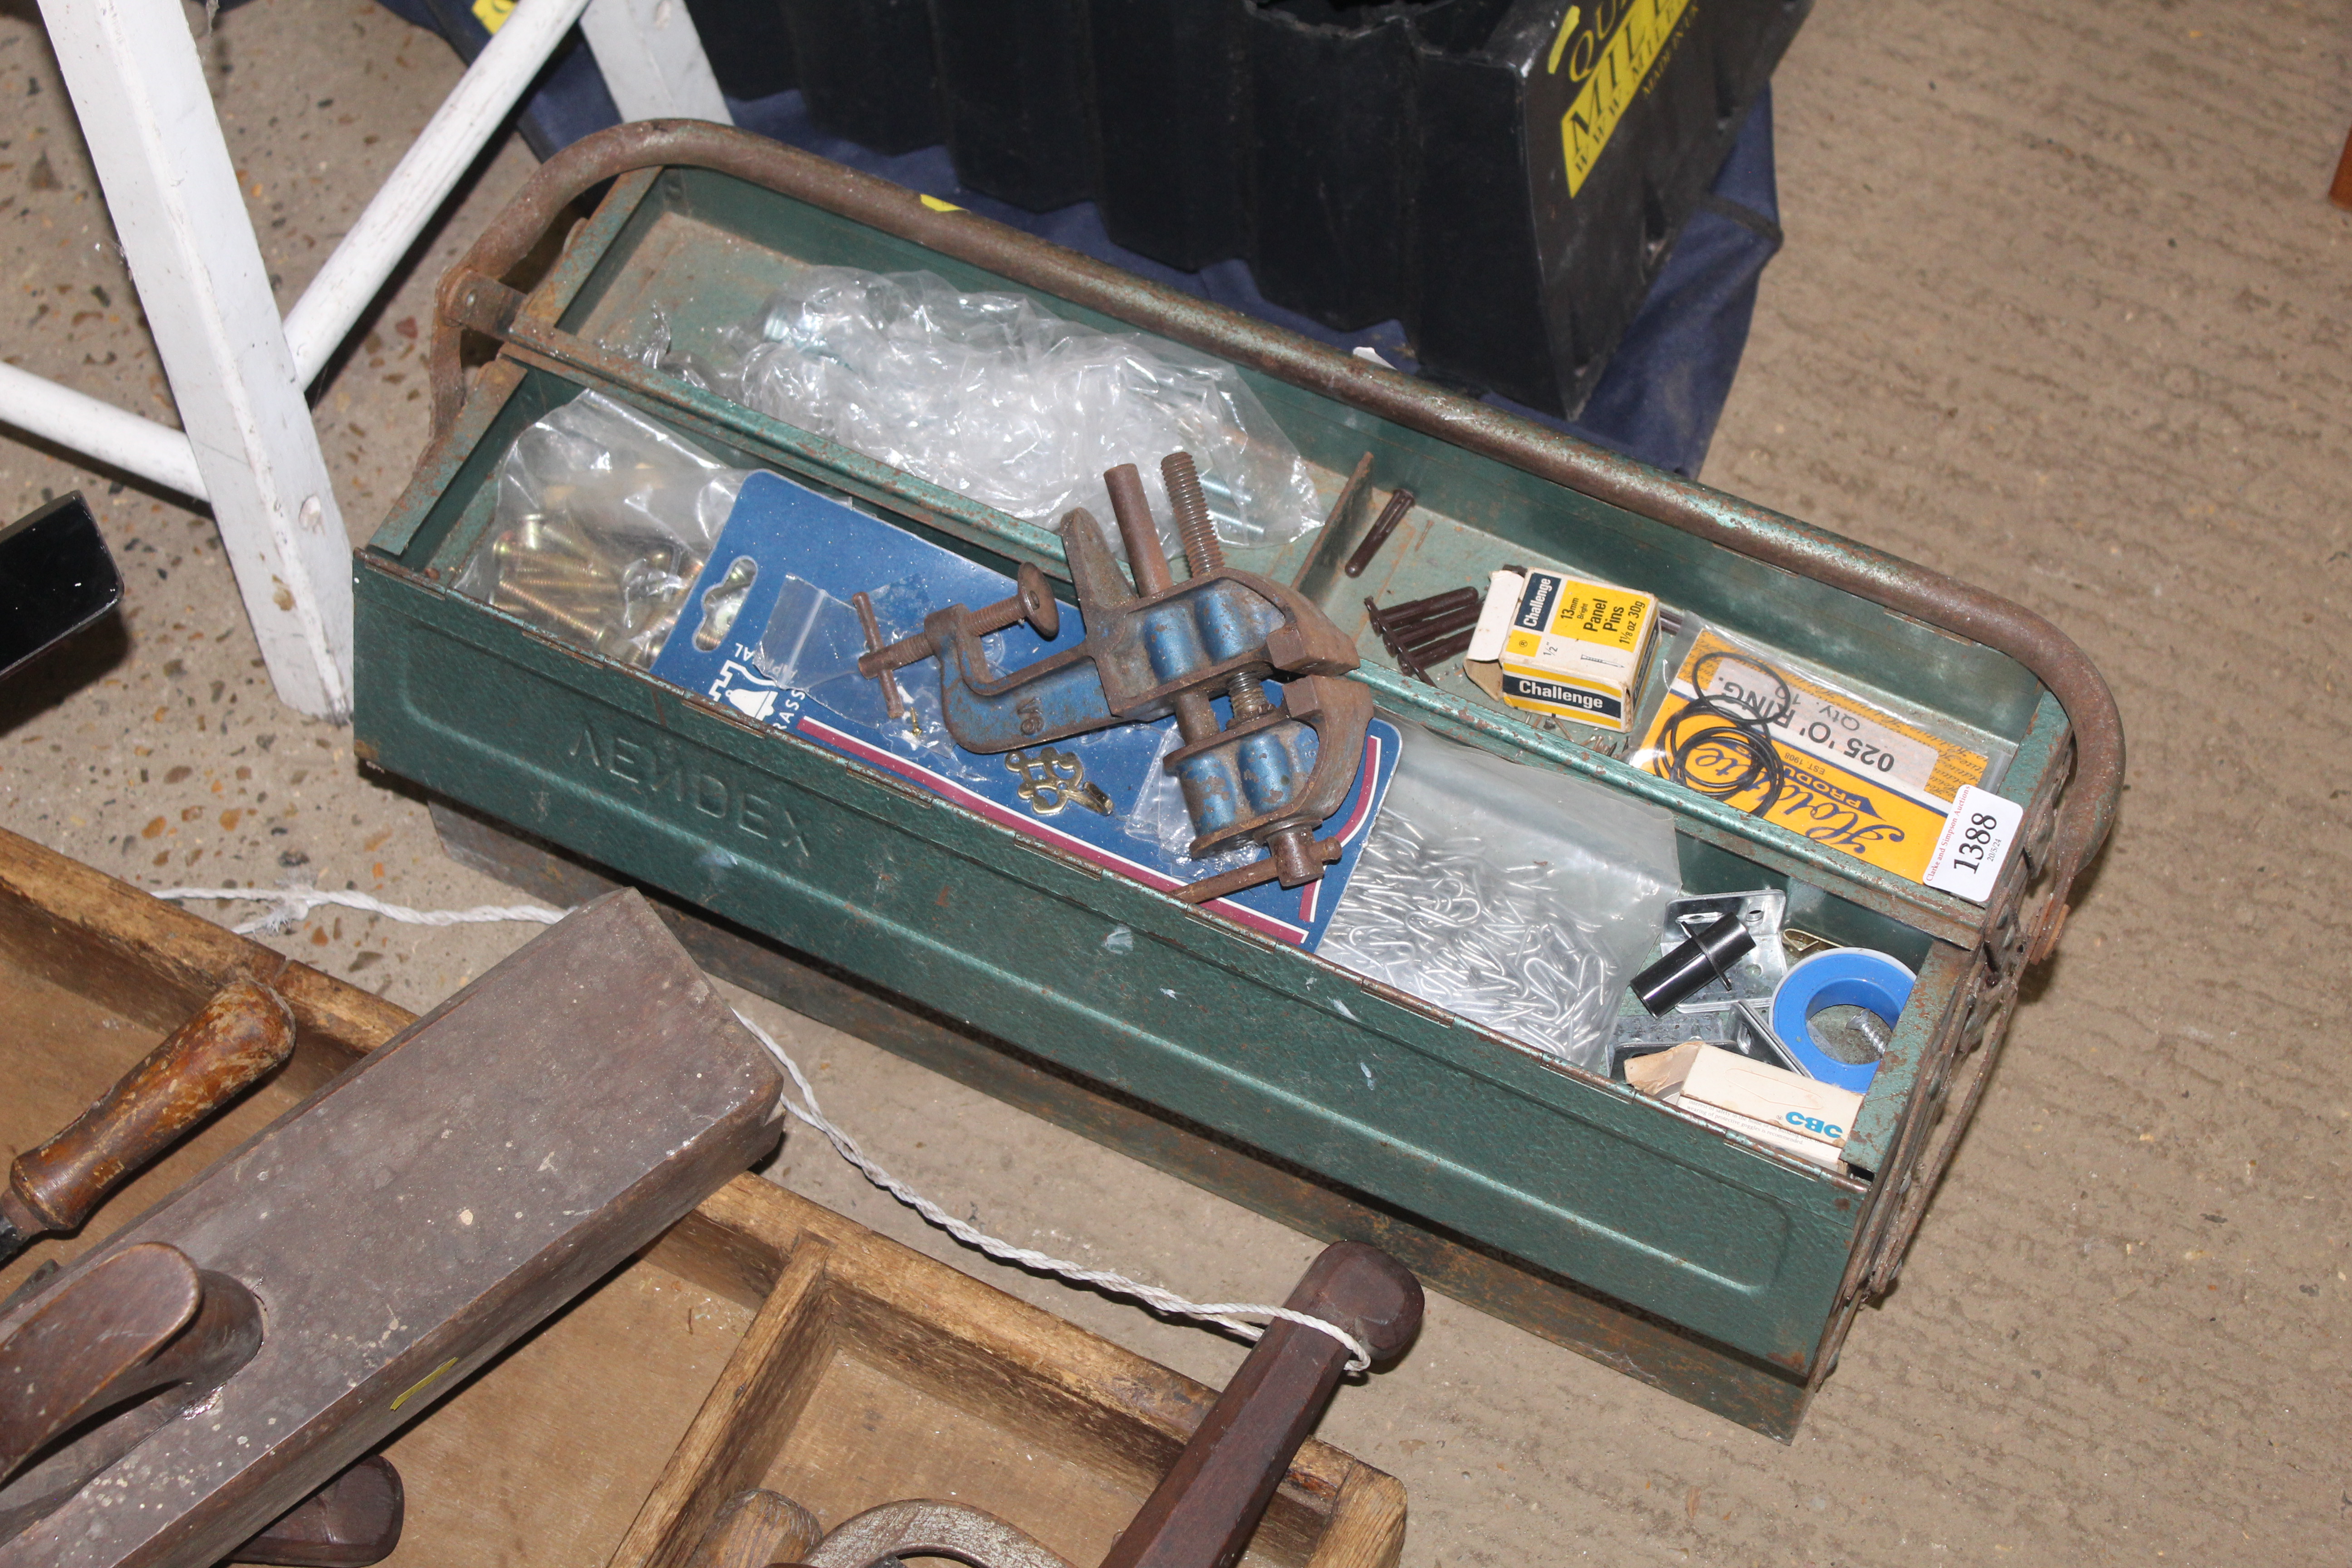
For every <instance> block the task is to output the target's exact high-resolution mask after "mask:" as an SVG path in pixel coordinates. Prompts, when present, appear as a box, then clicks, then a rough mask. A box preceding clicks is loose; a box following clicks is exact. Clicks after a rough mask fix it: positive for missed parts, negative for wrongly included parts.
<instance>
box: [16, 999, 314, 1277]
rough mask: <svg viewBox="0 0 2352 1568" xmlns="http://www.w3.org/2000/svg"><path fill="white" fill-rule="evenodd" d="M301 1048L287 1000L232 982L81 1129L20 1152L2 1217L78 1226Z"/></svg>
mask: <svg viewBox="0 0 2352 1568" xmlns="http://www.w3.org/2000/svg"><path fill="white" fill-rule="evenodd" d="M293 1049H294V1015H293V1012H292V1011H291V1010H290V1009H289V1007H288V1006H287V1005H286V1003H285V1000H284V998H282V997H280V996H279V995H278V993H276V992H275V991H272V990H271V989H269V987H268V986H267V985H264V984H261V983H260V982H258V981H255V980H233V981H231V982H229V983H228V984H226V985H224V986H222V987H221V988H220V990H219V991H218V992H216V993H215V994H214V996H213V999H212V1000H211V1001H209V1002H207V1003H205V1005H204V1007H203V1008H202V1009H201V1010H200V1011H199V1012H198V1013H197V1014H196V1016H194V1017H193V1018H190V1019H189V1020H188V1021H187V1022H186V1023H184V1024H183V1025H181V1026H179V1027H178V1028H176V1029H174V1030H173V1031H172V1033H171V1036H170V1037H168V1038H167V1039H165V1040H164V1041H163V1044H162V1045H160V1046H157V1047H155V1048H154V1049H153V1050H152V1051H150V1052H148V1053H147V1056H146V1058H144V1059H143V1060H142V1061H141V1062H140V1063H139V1065H138V1066H137V1067H134V1068H131V1070H130V1071H129V1072H127V1073H125V1074H124V1075H123V1076H122V1078H121V1080H120V1081H119V1082H117V1083H116V1084H115V1086H114V1087H113V1088H112V1089H108V1090H107V1091H106V1092H105V1093H104V1094H102V1095H100V1097H99V1099H98V1101H97V1103H96V1104H94V1105H92V1106H91V1107H90V1108H89V1110H85V1111H83V1112H82V1113H81V1114H80V1115H79V1116H78V1117H76V1118H75V1119H74V1121H73V1124H72V1125H71V1126H69V1127H68V1128H67V1129H66V1130H65V1131H62V1132H60V1133H58V1135H57V1136H56V1137H54V1138H52V1139H50V1140H49V1141H48V1142H46V1143H44V1144H42V1145H41V1146H40V1147H39V1148H37V1149H34V1150H30V1151H27V1152H25V1153H23V1154H19V1155H18V1156H17V1157H16V1164H15V1165H13V1166H12V1167H10V1170H9V1180H8V1185H7V1187H6V1188H5V1189H0V1220H5V1222H6V1223H7V1224H9V1225H12V1226H15V1227H16V1229H17V1230H18V1231H20V1232H22V1233H23V1234H24V1235H26V1236H32V1235H36V1234H37V1233H39V1232H43V1231H56V1230H71V1229H73V1228H74V1227H75V1226H78V1225H79V1224H81V1222H82V1221H83V1220H85V1219H87V1218H88V1217H89V1212H90V1210H92V1209H94V1208H96V1207H97V1206H98V1204H99V1200H100V1199H101V1198H103V1197H105V1196H106V1194H108V1193H110V1192H111V1191H113V1190H114V1187H115V1185H116V1184H117V1183H119V1182H121V1180H122V1179H123V1177H125V1176H127V1175H129V1174H130V1173H131V1172H133V1171H136V1170H138V1169H139V1168H140V1167H141V1166H142V1165H144V1164H146V1163H147V1162H148V1161H150V1160H152V1159H153V1158H154V1157H155V1156H156V1155H158V1154H160V1153H162V1152H163V1151H164V1150H166V1149H168V1148H170V1147H171V1146H172V1145H173V1143H174V1142H177V1141H178V1140H179V1138H180V1137H181V1135H182V1134H184V1133H185V1132H186V1131H188V1130H189V1129H191V1128H193V1127H194V1126H195V1125H196V1124H197V1123H198V1122H201V1121H204V1120H205V1118H206V1117H208V1116H210V1115H212V1114H213V1112H215V1111H216V1110H220V1109H221V1108H222V1107H223V1106H225V1105H226V1104H227V1103H228V1102H229V1101H230V1100H235V1099H236V1097H237V1096H238V1095H240V1094H242V1093H244V1092H245V1091H246V1090H247V1089H249V1088H251V1087H252V1086H253V1085H254V1083H255V1082H256V1081H257V1080H258V1079H261V1078H262V1077H263V1076H264V1075H265V1074H267V1073H268V1072H269V1071H270V1070H271V1069H272V1068H276V1067H277V1066H278V1064H279V1063H280V1062H283V1061H284V1060H285V1059H286V1058H287V1057H289V1055H291V1054H292V1052H293ZM27 1220H29V1221H30V1222H31V1223H29V1224H27V1223H26V1221H27Z"/></svg>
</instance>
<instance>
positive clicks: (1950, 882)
mask: <svg viewBox="0 0 2352 1568" xmlns="http://www.w3.org/2000/svg"><path fill="white" fill-rule="evenodd" d="M2024 816H2025V808H2024V807H2023V806H2021V805H2018V804H2017V802H2015V801H2013V800H2003V799H2002V798H2001V797H2000V796H1999V795H1994V794H1992V793H1990V791H1987V790H1980V789H1979V788H1977V787H1976V785H1974V784H1962V785H1961V786H1960V791H1959V794H1958V795H1957V796H1955V797H1954V798H1953V801H1952V815H1951V816H1948V817H1946V818H1945V819H1944V830H1943V832H1942V833H1940V834H1938V835H1937V837H1936V852H1935V854H1934V855H1932V856H1930V857H1929V858H1928V860H1927V874H1926V875H1925V876H1923V877H1921V878H1920V880H1921V881H1923V882H1925V883H1927V886H1929V887H1931V888H1940V889H1943V890H1944V891H1945V892H1948V893H1958V895H1959V896H1960V897H1961V898H1964V899H1967V900H1969V901H1970V902H1971V903H1979V904H1981V903H1985V902H1987V901H1989V900H1990V899H1991V898H1992V889H1993V884H1994V883H1995V882H1997V881H1999V880H2000V868H2001V866H2002V864H2003V863H2004V862H2006V861H2007V860H2008V858H2009V847H2010V845H2011V843H2013V842H2015V840H2016V838H2017V825H2018V824H2019V822H2021V820H2023V818H2024Z"/></svg>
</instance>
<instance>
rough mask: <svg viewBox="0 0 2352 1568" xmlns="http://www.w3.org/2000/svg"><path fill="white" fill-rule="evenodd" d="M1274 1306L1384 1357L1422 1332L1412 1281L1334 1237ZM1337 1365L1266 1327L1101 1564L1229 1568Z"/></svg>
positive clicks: (1335, 1379)
mask: <svg viewBox="0 0 2352 1568" xmlns="http://www.w3.org/2000/svg"><path fill="white" fill-rule="evenodd" d="M1284 1305H1285V1306H1287V1307H1289V1308H1290V1309H1291V1310H1294V1311H1299V1312H1306V1313H1308V1314H1311V1315H1312V1316H1314V1317H1318V1318H1322V1319H1325V1320H1326V1321H1329V1322H1332V1323H1334V1324H1337V1325H1338V1326H1339V1327H1340V1328H1342V1329H1345V1330H1347V1331H1349V1333H1351V1334H1353V1335H1355V1336H1356V1337H1357V1338H1358V1339H1360V1340H1361V1341H1363V1342H1364V1343H1365V1344H1366V1346H1367V1347H1368V1348H1370V1351H1371V1352H1372V1355H1373V1358H1374V1359H1375V1360H1378V1361H1386V1360H1388V1359H1390V1358H1391V1357H1392V1356H1394V1355H1396V1354H1397V1353H1398V1352H1401V1351H1402V1350H1403V1349H1404V1347H1405V1346H1406V1345H1407V1344H1408V1343H1410V1342H1412V1336H1413V1333H1414V1331H1416V1330H1418V1329H1419V1328H1420V1327H1421V1310H1422V1298H1421V1282H1420V1281H1419V1280H1417V1279H1414V1278H1413V1277H1412V1273H1411V1271H1410V1270H1408V1269H1407V1268H1405V1267H1404V1266H1403V1265H1402V1264H1401V1263H1399V1262H1397V1260H1396V1259H1394V1258H1391V1257H1390V1256H1389V1255H1388V1254H1387V1253H1385V1252H1382V1251H1381V1250H1380V1249H1379V1248H1378V1247H1367V1246H1365V1245H1364V1244H1363V1243H1362V1242H1360V1241H1342V1242H1339V1243H1336V1244H1334V1245H1332V1246H1330V1247H1325V1248H1324V1249H1323V1251H1322V1254H1321V1255H1320V1256H1319V1257H1318V1258H1316V1259H1315V1261H1314V1262H1313V1263H1312V1264H1310V1265H1308V1266H1307V1272H1306V1274H1305V1275H1304V1276H1302V1277H1301V1278H1300V1279H1299V1281H1298V1286H1297V1289H1294V1290H1292V1291H1291V1293H1290V1300H1288V1301H1286V1302H1285V1303H1284ZM1347 1363H1348V1347H1347V1346H1345V1345H1343V1344H1341V1343H1340V1342H1339V1341H1338V1340H1336V1339H1334V1338H1332V1337H1331V1336H1330V1335H1329V1334H1327V1333H1325V1332H1323V1331H1321V1330H1320V1329H1310V1328H1307V1327H1306V1326H1305V1325H1303V1324H1299V1323H1293V1322H1288V1321H1277V1322H1276V1323H1274V1324H1273V1325H1272V1326H1271V1327H1269V1328H1268V1329H1267V1330H1266V1331H1265V1338H1264V1339H1262V1340H1260V1341H1258V1342H1257V1348H1256V1349H1255V1350H1253V1351H1251V1352H1250V1353H1249V1359H1248V1360H1246V1361H1244V1362H1243V1363H1242V1366H1241V1370H1240V1371H1239V1372H1237V1373H1234V1379H1233V1381H1232V1382H1231V1383H1228V1384H1225V1391H1224V1393H1223V1394H1220V1395H1218V1396H1217V1403H1216V1406H1215V1408H1213V1409H1212V1410H1211V1411H1210V1412H1209V1417H1208V1419H1207V1420H1205V1421H1203V1422H1202V1423H1201V1426H1200V1428H1199V1430H1197V1431H1195V1432H1194V1433H1193V1434H1192V1441H1191V1442H1190V1443H1187V1444H1186V1445H1185V1446H1184V1452H1183V1453H1182V1454H1181V1455H1179V1456H1178V1457H1177V1460H1176V1464H1175V1466H1174V1468H1171V1470H1170V1471H1169V1472H1168V1474H1167V1476H1166V1477H1165V1478H1164V1479H1161V1481H1160V1486H1159V1488H1158V1489H1156V1490H1155V1491H1153V1492H1152V1494H1151V1496H1150V1499H1149V1500H1147V1501H1146V1502H1145V1503H1144V1505H1143V1507H1142V1509H1141V1510H1139V1511H1138V1512H1137V1514H1136V1516H1135V1518H1134V1520H1133V1521H1131V1522H1130V1523H1129V1525H1128V1527H1127V1529H1126V1531H1124V1532H1123V1533H1122V1534H1121V1535H1120V1536H1119V1538H1118V1542H1116V1543H1114V1544H1113V1545H1112V1547H1111V1549H1110V1554H1109V1555H1108V1557H1105V1558H1104V1559H1103V1568H1232V1564H1233V1563H1234V1562H1236V1561H1237V1560H1239V1558H1240V1557H1241V1554H1242V1549H1243V1548H1244V1547H1245V1546H1247V1545H1248V1544H1249V1539H1250V1536H1251V1534H1252V1533H1253V1532H1255V1531H1256V1529H1257V1524H1258V1521H1259V1520H1260V1519H1262V1518H1264V1517H1265V1509H1266V1504H1268V1503H1269V1502H1271V1501H1273V1500H1274V1492H1275V1489H1276V1487H1277V1486H1279V1485H1280V1484H1281V1483H1282V1478H1283V1476H1284V1475H1285V1474H1286V1473H1287V1472H1288V1470H1289V1468H1290V1461H1291V1458H1292V1457H1293V1456H1295V1455H1296V1454H1297V1452H1298V1446H1299V1445H1300V1444H1301V1443H1303V1442H1305V1441H1306V1440H1307V1434H1308V1433H1309V1432H1312V1431H1313V1430H1314V1429H1315V1424H1316V1422H1317V1421H1318V1420H1320V1419H1321V1418H1322V1415H1323V1409H1324V1406H1325V1405H1328V1404H1329V1403H1330V1402H1331V1394H1332V1392H1333V1391H1334V1390H1335V1389H1337V1388H1338V1387H1339V1378H1340V1374H1341V1373H1343V1372H1344V1371H1345V1370H1346V1368H1347Z"/></svg>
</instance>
